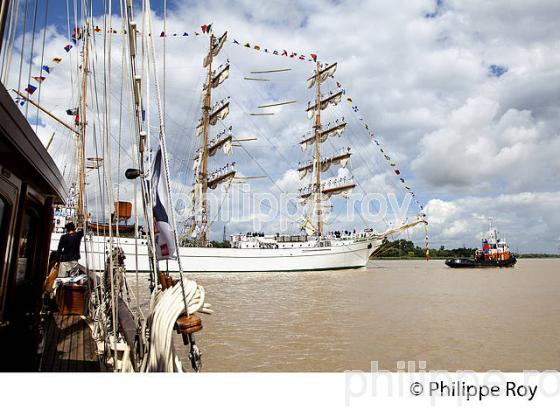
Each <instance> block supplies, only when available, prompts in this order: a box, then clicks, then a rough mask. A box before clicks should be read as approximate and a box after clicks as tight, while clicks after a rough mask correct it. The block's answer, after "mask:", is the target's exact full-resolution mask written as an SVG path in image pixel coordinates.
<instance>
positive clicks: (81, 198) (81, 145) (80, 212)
mask: <svg viewBox="0 0 560 410" xmlns="http://www.w3.org/2000/svg"><path fill="white" fill-rule="evenodd" d="M88 28H89V23H86V27H85V30H84V36H85V39H84V52H83V62H82V69H83V75H82V101H81V109H80V110H79V113H80V122H81V125H80V133H79V134H78V209H77V222H78V224H79V225H80V224H83V223H84V217H85V215H84V210H85V208H84V205H85V178H86V174H85V149H86V147H85V139H86V101H87V76H88V42H89V29H88Z"/></svg>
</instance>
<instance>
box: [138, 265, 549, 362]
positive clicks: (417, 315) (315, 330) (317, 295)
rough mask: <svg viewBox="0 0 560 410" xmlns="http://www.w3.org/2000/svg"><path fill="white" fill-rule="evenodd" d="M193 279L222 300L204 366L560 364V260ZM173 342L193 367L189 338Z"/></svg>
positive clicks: (206, 333)
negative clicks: (500, 266) (499, 265)
mask: <svg viewBox="0 0 560 410" xmlns="http://www.w3.org/2000/svg"><path fill="white" fill-rule="evenodd" d="M189 278H192V279H195V280H196V281H197V282H198V283H199V284H201V285H203V286H204V287H205V289H206V299H207V301H208V302H210V303H211V304H212V306H213V307H212V308H213V309H214V311H215V313H214V314H213V315H210V316H208V315H201V317H202V320H203V324H204V329H203V330H202V331H201V332H199V333H197V341H198V344H199V347H200V349H201V351H202V354H203V356H202V358H203V371H206V372H208V371H210V372H296V371H297V372H310V371H313V372H315V371H318V372H332V371H335V372H338V371H344V370H364V371H369V370H370V369H371V366H372V363H371V362H372V361H377V362H378V367H379V369H383V370H390V371H397V370H398V368H397V362H399V361H405V362H408V361H414V362H416V364H415V366H416V367H418V362H419V361H423V362H426V370H449V371H456V370H473V371H488V370H501V371H522V370H560V259H522V260H519V261H518V263H517V265H516V266H515V267H514V268H505V269H498V268H491V269H464V270H463V269H450V268H448V267H446V266H445V264H444V262H443V261H442V260H431V261H430V262H426V261H422V260H415V261H397V260H394V261H393V260H375V261H371V262H370V263H369V265H368V267H367V268H363V269H358V270H340V271H331V272H294V273H231V274H197V275H189ZM144 279H145V278H144ZM129 284H130V285H131V287H132V288H134V286H135V281H134V279H133V278H132V277H131V278H130V279H129ZM142 284H145V280H143V281H142ZM144 287H145V286H144ZM146 296H147V295H143V297H146ZM176 345H178V346H179V349H180V350H181V351H182V352H183V353H184V357H185V360H184V363H185V365H186V366H188V361H187V360H186V356H187V350H186V348H185V347H184V346H182V342H181V339H180V337H177V340H176Z"/></svg>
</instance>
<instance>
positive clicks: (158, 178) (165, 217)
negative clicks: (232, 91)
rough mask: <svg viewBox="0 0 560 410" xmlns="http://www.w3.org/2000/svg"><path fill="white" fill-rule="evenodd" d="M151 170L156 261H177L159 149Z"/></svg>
mask: <svg viewBox="0 0 560 410" xmlns="http://www.w3.org/2000/svg"><path fill="white" fill-rule="evenodd" d="M152 170H153V175H152V189H153V191H154V207H153V209H152V212H153V215H154V231H155V245H156V258H157V259H158V260H165V259H177V249H176V247H175V238H174V236H175V231H174V230H173V227H172V226H171V224H170V220H169V212H168V207H169V197H168V190H167V187H166V186H165V183H166V181H167V178H166V169H165V167H164V164H163V160H162V153H161V148H160V149H158V152H157V154H156V157H155V159H154V164H153V167H152Z"/></svg>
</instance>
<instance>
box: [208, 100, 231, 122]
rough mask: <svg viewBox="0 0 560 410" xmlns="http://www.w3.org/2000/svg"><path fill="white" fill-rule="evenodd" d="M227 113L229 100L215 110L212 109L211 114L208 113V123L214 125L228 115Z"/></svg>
mask: <svg viewBox="0 0 560 410" xmlns="http://www.w3.org/2000/svg"><path fill="white" fill-rule="evenodd" d="M228 114H229V102H227V103H225V104H224V105H222V106H221V107H220V108H218V109H217V110H216V111H214V112H213V113H212V114H210V124H211V125H216V123H217V122H218V120H223V119H224V118H226V117H227V116H228Z"/></svg>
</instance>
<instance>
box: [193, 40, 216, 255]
mask: <svg viewBox="0 0 560 410" xmlns="http://www.w3.org/2000/svg"><path fill="white" fill-rule="evenodd" d="M213 46H214V34H211V35H210V47H209V49H208V80H207V81H208V82H207V84H208V86H207V87H206V94H205V96H204V104H203V107H202V109H203V122H202V126H203V129H202V164H201V165H202V167H201V168H200V172H199V178H200V179H199V183H200V184H202V198H201V201H202V204H201V212H202V226H201V228H202V229H201V230H200V232H199V235H198V237H197V242H198V244H199V245H200V246H206V244H207V241H208V236H207V228H208V198H207V196H208V128H209V127H210V110H211V107H212V60H213V53H212V48H213Z"/></svg>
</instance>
